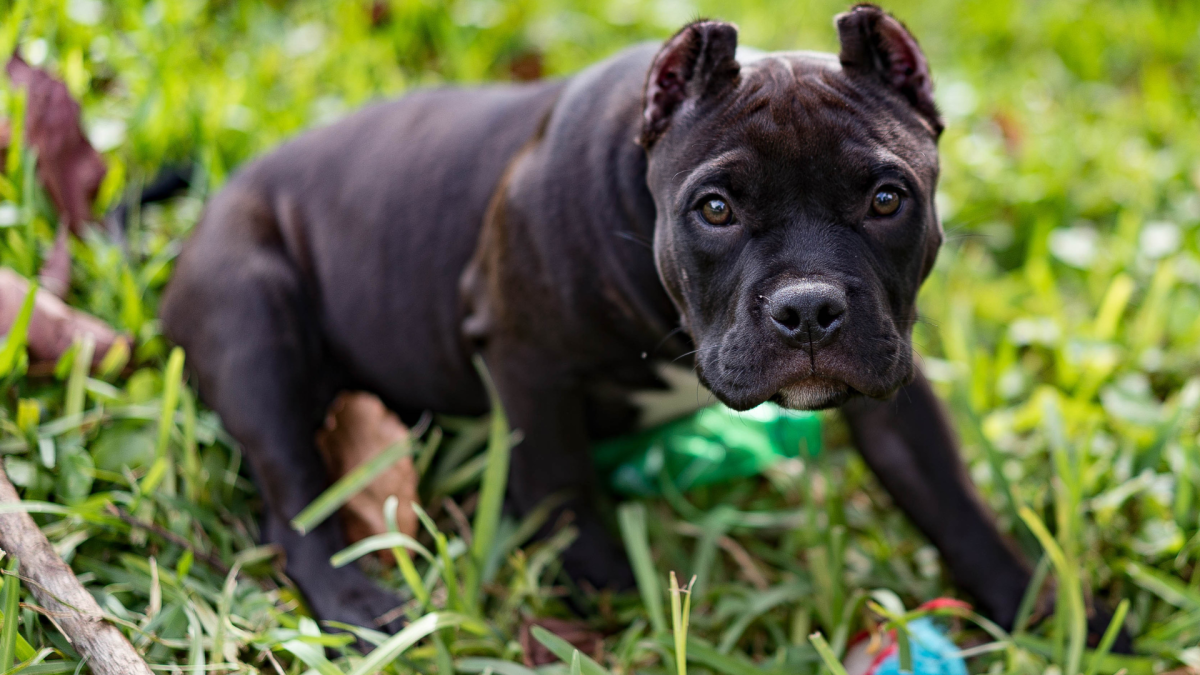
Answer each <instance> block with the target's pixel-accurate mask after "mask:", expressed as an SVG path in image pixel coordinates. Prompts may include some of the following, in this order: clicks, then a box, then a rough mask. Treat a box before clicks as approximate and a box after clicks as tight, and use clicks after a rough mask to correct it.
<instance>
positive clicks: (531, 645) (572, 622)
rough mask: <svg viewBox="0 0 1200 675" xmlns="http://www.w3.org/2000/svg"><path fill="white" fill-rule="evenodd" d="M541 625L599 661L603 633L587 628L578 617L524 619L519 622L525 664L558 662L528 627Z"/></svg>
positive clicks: (531, 666)
mask: <svg viewBox="0 0 1200 675" xmlns="http://www.w3.org/2000/svg"><path fill="white" fill-rule="evenodd" d="M534 626H541V627H542V628H545V629H546V630H548V631H550V632H551V633H554V634H555V635H557V636H558V637H560V638H562V639H564V640H566V641H567V642H569V643H571V646H572V647H574V648H576V649H578V650H579V651H580V652H582V653H584V654H587V655H588V656H590V657H592V658H593V659H595V660H597V661H600V660H601V656H602V654H601V652H602V651H603V649H604V635H603V634H602V633H600V632H599V631H595V630H592V629H591V628H588V626H587V624H585V623H584V622H582V621H579V620H578V619H555V618H541V619H525V620H523V621H522V622H521V633H520V640H521V651H523V652H525V665H526V666H528V667H530V668H536V667H538V666H544V665H546V664H547V663H558V661H559V658H558V657H557V656H555V655H554V653H553V652H551V651H550V650H549V649H546V647H545V646H544V645H543V644H542V643H540V642H538V641H537V640H535V639H534V637H533V634H532V633H531V632H530V629H531V628H533V627H534Z"/></svg>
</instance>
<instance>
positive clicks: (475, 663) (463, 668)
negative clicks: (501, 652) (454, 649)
mask: <svg viewBox="0 0 1200 675" xmlns="http://www.w3.org/2000/svg"><path fill="white" fill-rule="evenodd" d="M454 667H455V669H457V670H458V671H460V672H463V673H495V675H537V671H535V670H530V669H529V668H526V667H525V666H523V665H521V664H519V663H513V662H512V661H503V660H501V659H489V658H482V657H467V658H465V659H459V660H458V661H456V662H455V663H454Z"/></svg>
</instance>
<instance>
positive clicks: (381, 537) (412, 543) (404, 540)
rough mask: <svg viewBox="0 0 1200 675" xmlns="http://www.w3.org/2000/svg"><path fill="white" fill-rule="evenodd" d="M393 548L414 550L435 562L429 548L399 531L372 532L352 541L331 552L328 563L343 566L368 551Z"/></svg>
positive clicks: (432, 562)
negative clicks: (367, 535)
mask: <svg viewBox="0 0 1200 675" xmlns="http://www.w3.org/2000/svg"><path fill="white" fill-rule="evenodd" d="M393 548H403V549H407V550H410V551H416V552H417V553H418V554H419V555H420V556H421V557H422V558H425V559H426V560H428V561H429V562H430V563H431V564H436V562H437V561H436V559H435V558H434V556H433V553H430V551H429V549H427V548H425V547H424V546H422V545H421V543H420V542H419V541H417V540H416V539H413V538H412V537H410V536H408V535H407V534H402V533H400V532H386V533H384V534H373V535H371V536H369V537H367V538H366V539H360V540H358V541H356V542H354V543H353V544H351V545H350V546H347V547H346V548H344V549H342V550H341V551H338V552H337V553H335V554H333V557H331V558H330V559H329V563H330V564H331V565H333V566H334V567H345V566H346V565H349V564H350V563H352V562H354V561H355V560H358V559H359V558H361V557H363V556H364V555H367V554H368V553H374V552H375V551H382V550H384V549H393Z"/></svg>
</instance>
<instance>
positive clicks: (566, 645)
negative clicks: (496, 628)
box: [529, 626, 608, 675]
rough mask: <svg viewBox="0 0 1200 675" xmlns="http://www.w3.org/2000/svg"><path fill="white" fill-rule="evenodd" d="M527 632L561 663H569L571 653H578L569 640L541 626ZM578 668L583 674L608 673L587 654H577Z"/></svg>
mask: <svg viewBox="0 0 1200 675" xmlns="http://www.w3.org/2000/svg"><path fill="white" fill-rule="evenodd" d="M529 632H530V635H532V636H533V639H535V640H537V641H538V642H540V643H542V646H543V647H545V648H546V649H549V650H550V653H552V654H554V655H555V656H557V657H558V658H559V660H561V661H562V662H563V663H571V661H572V659H573V655H574V654H579V650H577V649H575V647H574V646H572V645H571V643H570V642H567V641H566V640H564V639H562V638H560V637H559V636H557V635H555V634H554V633H551V632H550V631H548V630H546V629H545V628H542V627H541V626H533V627H532V628H530V630H529ZM579 670H580V672H582V673H583V675H608V671H606V670H604V667H603V666H601V665H600V664H599V663H596V662H595V661H593V660H592V658H591V657H590V656H588V655H587V654H579Z"/></svg>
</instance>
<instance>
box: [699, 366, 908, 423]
mask: <svg viewBox="0 0 1200 675" xmlns="http://www.w3.org/2000/svg"><path fill="white" fill-rule="evenodd" d="M803 356H804V358H803V359H802V361H803V364H800V363H795V362H792V363H787V362H784V361H777V362H775V363H774V367H771V365H769V364H768V363H764V362H762V361H755V362H753V365H749V366H746V365H742V364H738V363H736V362H733V363H730V362H721V361H717V362H715V363H714V362H711V361H709V362H707V363H705V360H704V359H700V360H698V361H697V363H696V366H697V368H696V372H697V374H698V375H699V377H700V381H701V383H702V384H704V386H705V387H706V388H708V390H709V391H711V392H712V393H713V394H714V395H715V396H716V397H717V398H718V399H720V401H721V402H722V403H724V404H725V405H727V406H729V407H730V408H733V409H735V410H749V409H750V408H753V407H755V406H757V405H759V404H761V403H764V402H766V401H771V402H774V403H776V404H778V405H780V406H782V407H784V408H789V409H793V410H824V409H826V408H836V407H838V406H841V405H842V404H844V403H846V402H847V401H849V400H850V399H852V398H855V397H859V396H866V397H869V398H876V399H883V398H887V397H888V396H891V395H892V394H893V393H894V392H895V391H896V390H897V389H899V388H900V387H901V386H903V385H904V384H905V382H907V381H908V380H909V379H910V377H911V364H910V368H908V369H905V368H901V367H893V368H890V369H888V372H886V373H880V375H883V376H882V377H880V376H876V377H869V376H865V375H866V374H867V373H872V372H874V373H879V371H880V370H881V369H879V368H878V367H874V366H873V364H871V363H869V362H865V361H857V360H856V361H854V363H852V364H851V363H837V362H834V363H828V364H821V363H817V364H810V362H809V359H808V357H807V355H803ZM813 365H815V366H816V367H815V368H814V367H812V366H813ZM893 365H894V366H896V365H900V364H893ZM705 366H707V367H705Z"/></svg>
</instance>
